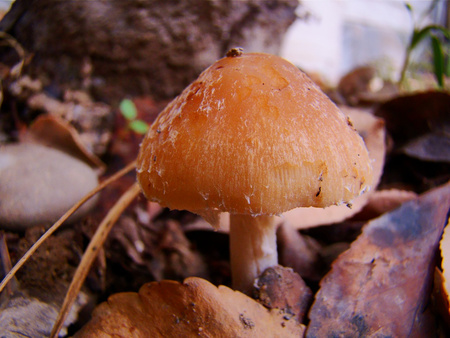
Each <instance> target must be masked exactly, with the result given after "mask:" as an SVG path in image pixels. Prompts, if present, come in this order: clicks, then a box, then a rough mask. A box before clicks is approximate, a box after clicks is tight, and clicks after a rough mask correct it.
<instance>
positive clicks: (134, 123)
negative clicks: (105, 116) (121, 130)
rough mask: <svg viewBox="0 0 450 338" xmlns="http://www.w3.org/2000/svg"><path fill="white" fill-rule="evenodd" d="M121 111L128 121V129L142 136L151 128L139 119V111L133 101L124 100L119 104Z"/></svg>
mask: <svg viewBox="0 0 450 338" xmlns="http://www.w3.org/2000/svg"><path fill="white" fill-rule="evenodd" d="M119 110H120V113H121V114H122V116H123V117H125V119H126V120H127V121H128V128H130V129H131V130H132V131H134V132H135V133H137V134H140V135H143V134H145V133H146V132H147V130H148V128H149V126H148V123H146V122H145V121H142V120H140V119H137V115H138V114H137V109H136V105H135V104H134V102H133V101H131V100H130V99H123V100H122V101H121V102H120V104H119Z"/></svg>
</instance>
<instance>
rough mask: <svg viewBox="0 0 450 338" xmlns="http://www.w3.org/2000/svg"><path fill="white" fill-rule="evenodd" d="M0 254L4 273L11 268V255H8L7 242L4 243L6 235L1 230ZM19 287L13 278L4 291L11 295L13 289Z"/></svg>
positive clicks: (15, 289)
mask: <svg viewBox="0 0 450 338" xmlns="http://www.w3.org/2000/svg"><path fill="white" fill-rule="evenodd" d="M0 256H1V261H2V265H3V270H4V273H5V274H7V273H8V272H9V271H11V269H12V264H11V257H10V256H9V250H8V244H7V243H6V235H5V233H4V232H3V231H2V232H1V233H0ZM18 289H19V285H18V283H17V280H16V279H15V278H13V280H11V283H9V284H8V287H7V288H6V292H7V294H8V295H12V294H13V293H14V292H15V291H17V290H18Z"/></svg>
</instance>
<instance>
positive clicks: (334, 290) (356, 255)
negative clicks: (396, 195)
mask: <svg viewBox="0 0 450 338" xmlns="http://www.w3.org/2000/svg"><path fill="white" fill-rule="evenodd" d="M449 207H450V184H447V185H445V186H443V187H440V188H438V189H435V190H432V191H430V192H428V193H426V194H424V195H422V196H421V197H419V198H418V199H416V200H413V201H410V202H407V203H404V204H403V205H402V206H401V207H400V208H398V209H396V210H395V211H393V212H390V213H388V214H384V215H383V216H381V217H380V218H377V219H375V220H373V221H372V222H370V223H368V224H367V225H366V226H365V228H364V229H363V232H362V234H361V235H360V236H359V237H358V239H357V240H356V241H355V242H353V244H352V245H351V247H350V249H349V250H347V251H346V252H344V253H343V254H341V255H340V256H339V257H338V258H337V260H336V261H335V262H334V263H333V266H332V270H331V271H330V272H329V273H328V274H327V275H326V276H325V277H324V279H323V280H322V282H321V289H320V290H319V292H318V293H317V295H316V299H315V302H314V304H313V306H312V308H311V310H310V313H309V318H310V324H309V326H308V331H307V337H331V336H333V337H338V336H340V337H342V336H346V337H347V336H348V337H358V336H364V337H372V336H373V337H381V336H383V337H389V336H390V337H425V336H431V335H432V331H427V330H430V327H428V324H429V323H430V322H429V321H428V319H429V318H428V317H427V312H426V311H425V308H426V306H427V304H428V302H429V296H430V288H429V287H430V285H431V283H432V280H433V273H434V263H435V261H434V258H435V255H436V250H437V248H438V243H439V239H440V237H441V233H442V230H443V227H444V225H445V223H446V221H447V213H448V211H449ZM433 321H434V319H433V318H431V324H434V322H433Z"/></svg>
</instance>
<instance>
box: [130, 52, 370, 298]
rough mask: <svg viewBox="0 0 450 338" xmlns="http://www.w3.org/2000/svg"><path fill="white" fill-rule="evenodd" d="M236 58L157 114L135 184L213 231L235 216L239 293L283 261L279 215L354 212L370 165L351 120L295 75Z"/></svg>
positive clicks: (288, 67) (265, 57)
mask: <svg viewBox="0 0 450 338" xmlns="http://www.w3.org/2000/svg"><path fill="white" fill-rule="evenodd" d="M234 51H235V52H232V53H230V52H229V53H228V54H227V57H225V58H222V59H220V60H218V61H216V62H215V63H214V64H213V65H211V66H210V67H209V68H208V69H206V70H205V71H204V72H203V73H202V74H200V76H199V77H198V79H197V80H196V81H194V82H193V83H191V84H190V85H189V86H188V87H187V88H186V89H185V90H184V91H183V92H182V93H181V94H180V95H179V96H178V97H177V98H175V99H174V100H173V101H172V102H171V103H169V105H168V106H167V107H166V108H165V109H164V110H163V111H162V112H161V113H160V115H159V116H158V118H157V119H156V120H155V122H154V123H153V125H152V126H151V127H150V129H149V131H148V133H147V135H146V136H145V138H144V140H143V142H142V144H141V148H140V152H139V155H138V159H137V179H138V182H139V183H140V185H141V188H142V190H143V193H144V194H145V196H146V197H147V198H148V199H150V200H152V201H155V202H158V203H160V204H161V205H163V206H166V207H169V208H171V209H180V210H181V209H184V210H189V211H191V212H194V213H197V214H199V215H201V216H203V217H204V218H205V219H206V220H208V221H209V222H210V223H211V224H213V225H214V224H217V220H218V215H219V213H221V212H229V213H230V256H231V257H230V260H231V272H232V281H233V287H234V288H235V289H238V290H240V291H243V292H249V291H250V290H251V287H252V285H253V281H254V279H255V278H256V277H257V276H258V275H260V274H261V273H262V272H263V271H264V270H265V269H266V268H268V267H271V266H275V265H277V263H278V258H277V247H276V222H275V217H274V216H275V215H279V214H281V213H283V212H285V211H288V210H290V209H293V208H296V207H309V206H314V207H326V206H329V205H334V204H341V203H347V204H350V203H351V200H352V199H353V198H354V197H356V196H358V195H359V194H360V193H361V192H363V191H365V190H367V189H368V188H369V187H370V184H371V182H372V166H371V163H370V160H369V156H368V153H367V149H366V147H365V145H364V141H363V140H362V138H361V137H360V136H359V135H358V134H357V132H356V131H355V130H354V128H353V127H352V125H351V122H350V121H349V120H348V119H347V118H346V116H345V115H344V114H343V113H341V112H340V110H339V109H338V108H337V107H336V106H335V105H334V104H333V103H332V102H331V101H330V100H329V99H328V98H327V96H326V95H325V94H324V93H323V92H321V91H320V89H319V88H318V87H317V86H316V85H315V84H314V83H313V82H312V81H311V80H310V79H309V78H308V77H307V76H306V75H305V74H304V73H302V72H301V71H300V70H298V68H297V67H295V66H294V65H292V64H291V63H289V62H288V61H286V60H284V59H282V58H280V57H278V56H274V55H269V54H260V53H242V52H240V51H239V50H237V51H236V50H234Z"/></svg>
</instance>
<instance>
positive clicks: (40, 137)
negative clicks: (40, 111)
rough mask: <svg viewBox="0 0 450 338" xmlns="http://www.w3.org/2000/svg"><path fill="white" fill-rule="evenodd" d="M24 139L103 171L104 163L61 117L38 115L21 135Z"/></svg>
mask: <svg viewBox="0 0 450 338" xmlns="http://www.w3.org/2000/svg"><path fill="white" fill-rule="evenodd" d="M22 138H23V139H24V140H25V141H31V142H34V143H38V144H42V145H45V146H48V147H52V148H55V149H58V150H61V151H63V152H65V153H67V154H69V155H71V156H73V157H75V158H78V159H80V160H81V161H83V162H85V163H87V164H88V165H90V166H91V167H93V168H96V169H98V170H99V173H100V174H101V173H103V172H104V170H105V168H106V165H105V164H104V163H103V162H102V161H101V160H100V158H98V157H97V156H96V155H95V154H94V153H92V152H91V151H90V150H89V149H87V147H86V146H85V145H84V143H83V141H82V140H81V138H80V134H79V133H78V131H77V130H76V129H75V128H74V127H73V126H71V125H70V124H69V123H68V122H66V121H65V120H64V119H62V118H61V117H58V116H55V115H40V116H38V117H37V118H36V119H35V120H34V122H33V124H32V125H31V126H30V127H29V128H28V129H27V131H26V133H25V134H24V135H23V136H22Z"/></svg>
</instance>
